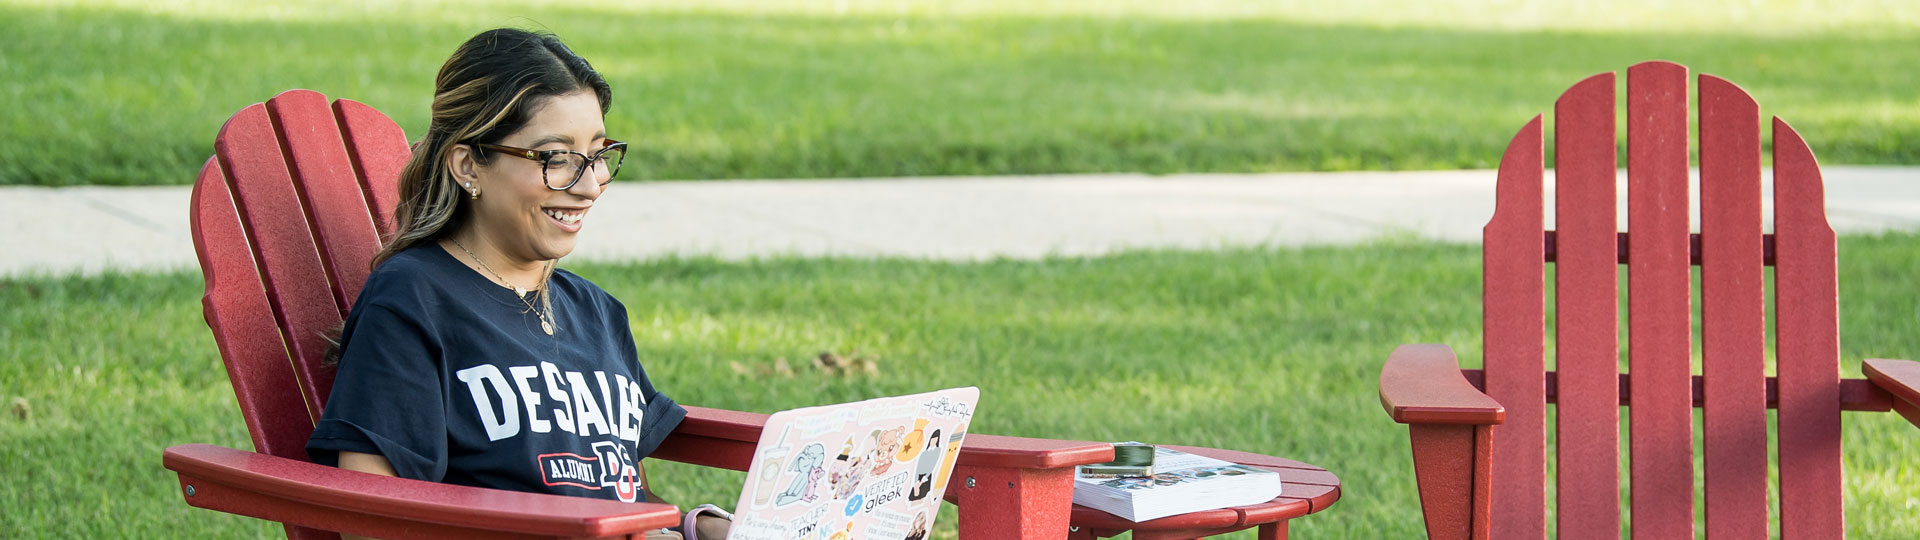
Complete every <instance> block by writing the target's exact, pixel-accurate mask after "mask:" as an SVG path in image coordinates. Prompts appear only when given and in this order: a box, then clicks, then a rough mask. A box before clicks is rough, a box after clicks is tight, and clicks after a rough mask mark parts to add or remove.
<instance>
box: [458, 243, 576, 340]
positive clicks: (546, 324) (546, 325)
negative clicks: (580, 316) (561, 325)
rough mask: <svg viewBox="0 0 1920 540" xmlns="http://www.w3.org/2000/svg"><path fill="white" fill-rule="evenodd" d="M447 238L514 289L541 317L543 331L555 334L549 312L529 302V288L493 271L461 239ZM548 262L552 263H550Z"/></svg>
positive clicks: (523, 302)
mask: <svg viewBox="0 0 1920 540" xmlns="http://www.w3.org/2000/svg"><path fill="white" fill-rule="evenodd" d="M447 240H450V241H452V242H453V245H454V246H455V247H459V248H460V251H465V252H467V256H468V257H473V262H476V263H480V267H481V268H485V269H486V270H487V273H489V274H493V277H494V278H495V279H498V280H500V283H502V284H503V285H501V286H502V287H506V288H507V289H510V290H512V291H513V297H514V298H516V299H519V300H520V303H522V304H526V305H527V309H528V310H530V311H532V312H533V315H534V316H535V317H539V318H540V329H541V330H543V331H545V332H546V333H547V335H549V336H551V335H553V321H552V320H551V319H549V318H547V314H546V313H542V312H540V308H537V307H533V302H528V301H527V290H526V289H522V288H520V286H519V285H514V284H513V282H511V281H507V278H506V276H502V275H500V273H499V272H495V271H493V267H491V266H487V261H483V260H480V256H479V255H474V254H473V250H471V249H467V246H465V245H462V244H461V243H460V241H459V240H456V239H453V238H447ZM548 264H552V263H548Z"/></svg>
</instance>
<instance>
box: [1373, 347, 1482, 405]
mask: <svg viewBox="0 0 1920 540" xmlns="http://www.w3.org/2000/svg"><path fill="white" fill-rule="evenodd" d="M1380 406H1381V407H1382V408H1385V409H1386V410H1387V414H1389V415H1392V416H1393V421H1395V422H1399V423H1402V424H1472V425H1490V424H1499V423H1502V422H1505V421H1506V420H1507V409H1506V408H1505V407H1501V406H1500V403H1499V402H1497V401H1494V400H1493V398H1490V397H1487V394H1486V393H1484V392H1481V391H1480V389H1479V388H1475V387H1474V386H1473V383H1471V382H1468V381H1467V378H1466V376H1465V375H1462V374H1461V373H1460V365H1459V363H1458V362H1457V361H1455V360H1454V356H1453V349H1450V348H1448V347H1447V346H1445V345H1401V346H1400V348H1398V349H1394V350H1393V354H1392V355H1391V356H1389V357H1387V365H1386V367H1385V368H1383V369H1381V370H1380Z"/></svg>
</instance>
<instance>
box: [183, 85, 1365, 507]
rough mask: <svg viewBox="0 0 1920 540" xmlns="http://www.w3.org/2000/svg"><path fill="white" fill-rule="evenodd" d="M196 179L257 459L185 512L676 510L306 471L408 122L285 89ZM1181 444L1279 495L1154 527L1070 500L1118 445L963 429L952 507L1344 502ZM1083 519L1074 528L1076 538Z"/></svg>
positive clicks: (704, 414) (729, 437)
mask: <svg viewBox="0 0 1920 540" xmlns="http://www.w3.org/2000/svg"><path fill="white" fill-rule="evenodd" d="M214 150H215V155H214V157H213V158H211V159H208V160H207V163H206V165H205V166H204V167H203V168H202V169H201V172H200V177H199V179H198V180H197V181H196V182H195V184H194V190H193V198H192V204H193V207H192V216H193V224H192V229H193V239H194V246H195V248H196V250H197V251H198V252H199V256H200V267H201V271H202V272H203V273H204V274H205V276H206V280H207V293H206V296H205V297H204V298H203V303H204V304H205V307H206V317H207V325H208V326H209V327H211V328H212V329H213V333H214V338H215V341H216V342H217V343H218V344H219V346H220V355H221V357H222V358H223V359H224V360H225V362H226V365H227V374H228V377H229V379H230V380H231V381H232V383H233V389H234V394H235V396H236V397H237V398H238V399H239V402H240V412H241V416H242V417H243V418H244V419H245V420H246V423H247V430H248V432H249V433H250V434H251V435H252V439H253V446H254V449H255V452H245V451H241V450H234V449H228V448H220V447H216V446H208V445H200V444H188V445H181V446H175V447H172V448H168V449H167V450H166V452H165V455H164V459H163V461H164V464H165V466H166V467H167V468H168V469H171V470H173V471H176V472H178V473H179V476H180V484H181V493H182V494H183V495H184V496H185V497H186V500H187V502H188V504H191V505H193V506H197V507H201V508H209V509H213V510H219V511H222V512H229V513H234V514H240V515H245V516H252V517H257V518H262V519H268V520H272V521H279V522H283V523H285V524H286V529H287V536H288V537H289V538H292V539H295V540H308V539H330V538H335V537H336V534H335V533H334V532H329V531H344V532H350V533H354V534H362V535H371V536H378V537H382V538H462V539H464V538H582V537H585V538H603V537H627V536H632V537H635V538H637V537H638V535H639V534H640V533H642V532H644V531H647V530H651V529H657V528H661V527H666V526H671V525H673V524H675V523H676V521H677V518H676V512H677V510H676V509H675V508H674V507H672V506H667V505H660V504H624V503H618V502H611V501H598V500H590V499H581V498H574V497H560V496H553V495H535V494H527V493H516V492H507V491H499V490H489V489H479V488H470V487H461V486H452V485H445V484H437V483H431V482H420V481H414V480H405V479H399V478H391V477H383V476H376V475H370V474H363V473H359V472H354V471H347V470H341V469H336V468H333V467H326V466H322V465H316V464H313V463H310V462H308V461H307V458H306V451H305V446H306V440H307V436H308V435H310V434H312V432H313V427H314V423H315V422H316V421H317V419H318V418H319V414H320V411H321V410H322V409H323V408H324V407H325V406H326V403H325V401H326V399H327V397H328V394H329V390H330V389H331V388H332V387H333V373H332V371H331V370H330V369H328V368H324V367H322V366H321V365H320V363H319V361H320V356H321V354H322V352H323V351H324V349H325V347H326V342H325V341H324V339H325V338H323V337H322V336H323V333H324V332H325V331H326V330H328V329H330V328H333V327H336V326H338V325H339V324H340V322H341V321H342V320H343V319H344V318H345V316H346V314H347V312H348V310H349V309H350V308H351V304H352V302H353V301H354V299H355V298H356V297H357V296H358V295H359V293H360V287H361V285H362V284H364V283H365V281H366V278H367V274H368V273H369V271H370V269H369V268H368V262H369V261H371V260H372V258H373V255H374V253H375V252H377V251H378V250H379V247H380V238H382V237H383V236H385V235H387V234H388V233H390V232H391V230H392V212H393V209H394V207H395V202H396V197H397V193H398V189H397V187H396V185H395V181H396V179H397V178H398V177H399V171H400V168H401V166H402V165H404V164H405V163H406V160H407V157H408V155H409V150H408V147H407V142H406V138H405V136H404V135H403V134H402V133H401V131H400V127H399V126H397V125H395V124H394V123H393V121H391V120H389V119H387V117H386V116H384V115H381V114H380V113H379V112H378V111H375V110H374V109H372V108H370V107H368V106H366V105H363V104H360V103H358V102H354V101H351V100H345V99H342V100H338V101H335V102H333V103H332V104H331V106H329V104H328V102H327V98H326V96H322V95H320V94H318V93H315V92H311V91H306V90H292V91H288V92H285V93H282V94H280V95H279V96H276V97H274V98H273V99H272V100H269V101H267V102H266V103H264V104H254V105H252V106H250V107H247V108H245V109H242V110H241V111H240V112H239V113H237V114H235V115H234V116H233V118H232V119H230V120H228V121H227V124H226V125H225V126H224V127H222V128H221V130H220V135H219V138H218V139H216V140H215V143H214ZM688 411H689V412H688V416H687V418H686V420H685V422H684V423H683V424H682V425H681V426H680V428H678V429H677V430H675V431H674V434H673V435H672V436H671V437H669V438H668V439H667V440H666V441H665V442H664V443H662V444H661V446H660V448H658V449H657V450H655V452H654V454H653V455H652V456H650V457H653V458H660V459H668V460H673V461H679V462H685V463H693V464H698V465H703V466H710V467H722V468H727V469H732V470H737V471H744V470H746V469H747V466H748V464H749V462H750V459H751V458H752V453H753V449H754V445H755V443H756V442H757V438H758V437H759V435H760V429H761V427H762V426H764V425H765V423H766V418H767V417H766V415H764V414H756V413H746V412H737V411H726V410H719V409H709V408H703V407H688ZM1182 449H1183V450H1186V451H1188V452H1192V453H1196V454H1205V455H1211V456H1214V457H1218V458H1221V459H1226V460H1230V461H1236V462H1241V463H1248V464H1253V465H1256V466H1263V467H1269V468H1273V469H1277V470H1280V471H1281V475H1282V479H1283V482H1285V483H1286V487H1285V490H1286V494H1285V495H1283V496H1282V497H1279V498H1276V499H1274V500H1273V501H1271V502H1269V503H1266V504H1261V505H1254V506H1248V507H1239V508H1228V509H1217V510H1210V511H1204V512H1195V513H1193V514H1186V515H1181V516H1172V517H1168V518H1163V519H1160V520H1155V521H1153V522H1148V523H1144V524H1132V523H1124V522H1120V521H1117V518H1114V517H1112V516H1111V515H1106V514H1101V513H1098V512H1094V511H1090V510H1085V509H1074V507H1073V506H1072V494H1073V488H1072V482H1073V467H1074V466H1075V465H1084V464H1088V463H1099V462H1103V461H1108V460H1111V459H1113V445H1111V444H1107V443H1090V442H1080V441H1060V440H1048V439H1030V438H1020V437H1002V436H995V435H985V434H970V435H969V436H968V437H967V444H966V447H965V448H963V449H962V450H961V452H960V456H959V459H958V460H957V462H956V465H955V468H954V472H953V477H954V479H955V482H954V487H952V488H950V489H948V490H947V492H946V498H947V500H948V501H949V502H953V503H955V504H957V505H958V506H959V509H960V511H959V514H960V519H959V529H960V536H961V538H966V539H973V540H1004V539H1048V540H1053V539H1059V538H1066V537H1067V536H1068V535H1069V532H1070V530H1072V532H1073V534H1075V535H1078V536H1077V537H1081V538H1090V537H1094V536H1102V537H1104V536H1112V535H1115V534H1119V533H1121V532H1124V531H1126V530H1129V529H1151V531H1150V532H1149V531H1143V534H1144V536H1142V535H1141V534H1136V536H1135V537H1136V538H1194V537H1200V536H1207V535H1213V534H1221V533H1225V532H1230V531H1235V530H1240V529H1245V528H1250V527H1260V528H1261V531H1262V538H1273V539H1279V538H1285V536H1286V524H1285V520H1286V519H1289V518H1292V517H1297V516H1301V515H1306V514H1310V513H1313V512H1318V511H1320V510H1321V509H1324V508H1326V507H1327V506H1328V505H1330V504H1333V502H1334V501H1336V500H1338V499H1339V498H1340V487H1339V484H1340V483H1339V479H1338V478H1336V477H1334V476H1333V475H1332V474H1330V473H1327V472H1326V471H1325V470H1323V469H1320V468H1318V467H1314V466H1312V465H1307V464H1304V463H1299V462H1296V461H1291V460H1284V459H1278V458H1271V457H1268V456H1258V455H1253V454H1246V453H1242V452H1232V451H1224V450H1214V449H1207V448H1190V447H1183V448H1182ZM1075 525H1084V526H1083V527H1074V526H1075Z"/></svg>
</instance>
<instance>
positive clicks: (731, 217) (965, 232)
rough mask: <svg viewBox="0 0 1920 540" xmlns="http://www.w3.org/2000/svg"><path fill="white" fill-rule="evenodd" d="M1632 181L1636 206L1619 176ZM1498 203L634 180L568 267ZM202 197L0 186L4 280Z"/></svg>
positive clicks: (1009, 248)
mask: <svg viewBox="0 0 1920 540" xmlns="http://www.w3.org/2000/svg"><path fill="white" fill-rule="evenodd" d="M1823 172H1824V174H1825V178H1826V184H1827V208H1828V219H1829V221H1831V222H1832V224H1833V226H1834V228H1835V229H1836V230H1839V231H1840V232H1842V233H1848V232H1869V231H1879V230H1890V229H1898V230H1920V168H1909V167H1844V166H1830V167H1825V168H1824V169H1823ZM1769 174H1770V173H1769ZM1548 182H1549V183H1548V186H1549V195H1548V196H1549V197H1551V185H1552V184H1551V179H1549V181H1548ZM1622 182H1623V183H1622V184H1621V188H1620V192H1621V193H1622V194H1623V195H1624V194H1625V192H1626V189H1625V184H1624V173H1623V180H1622ZM1764 184H1766V183H1763V185H1764ZM1493 188H1494V172H1493V171H1438V172H1355V173H1293V174H1247V175H1224V174H1189V175H1169V176H1145V175H1066V176H1021V177H1007V176H1003V177H954V178H905V179H863V180H744V181H709V182H654V183H638V182H626V183H616V184H614V185H613V189H612V190H611V191H608V192H607V194H606V195H604V196H603V197H602V198H601V199H600V201H599V203H598V204H597V205H596V207H595V208H594V210H593V212H592V213H591V214H589V215H588V217H587V227H586V229H585V231H584V232H583V233H582V235H581V241H580V245H579V247H578V248H577V249H576V250H575V251H574V253H575V255H574V256H573V257H571V258H570V259H583V260H631V259H641V258H648V257H655V256H660V255H663V254H711V255H717V256H720V257H725V258H746V257H757V256H770V255H805V256H818V255H845V256H899V257H920V258H936V259H953V260H971V259H983V258H993V257H1015V258H1033V257H1043V256H1047V255H1097V254H1103V253H1109V252H1113V251H1117V250H1124V249H1129V248H1163V247H1174V248H1202V249H1204V248H1215V247H1222V246H1239V245H1262V244H1266V245H1301V244H1329V243H1334V244H1337V243H1353V242H1361V241H1366V240H1369V239H1373V238H1378V237H1381V236H1385V235H1398V236H1409V235H1410V236H1416V237H1422V238H1431V239H1436V240H1444V241H1454V242H1475V241H1478V240H1479V238H1480V227H1481V226H1483V225H1485V224H1486V221H1487V218H1488V217H1489V216H1491V215H1492V214H1493ZM189 192H190V188H187V187H135V188H112V187H78V188H34V187H8V188H0V253H4V254H5V257H4V258H0V276H15V275H28V274H43V275H44V274H65V273H74V272H82V273H96V272H100V271H102V270H105V269H110V268H111V269H123V270H171V269H183V268H197V267H198V263H197V261H196V260H195V259H194V253H193V243H192V240H191V236H190V235H189V232H188V223H187V201H188V195H189ZM1695 200H1696V201H1697V197H1696V199H1695ZM1551 210H1552V208H1551V205H1548V212H1549V217H1548V220H1549V223H1551V220H1552V217H1551ZM1621 223H1622V226H1623V227H1624V224H1625V223H1626V220H1625V218H1624V212H1623V213H1622V218H1621Z"/></svg>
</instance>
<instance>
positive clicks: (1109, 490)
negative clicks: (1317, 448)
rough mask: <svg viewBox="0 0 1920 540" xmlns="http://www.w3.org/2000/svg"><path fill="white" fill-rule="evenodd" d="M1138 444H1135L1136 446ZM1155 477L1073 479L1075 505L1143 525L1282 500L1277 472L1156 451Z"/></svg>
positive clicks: (1082, 476) (1083, 475)
mask: <svg viewBox="0 0 1920 540" xmlns="http://www.w3.org/2000/svg"><path fill="white" fill-rule="evenodd" d="M1136 444H1137V443H1136ZM1152 471H1153V475H1152V476H1130V475H1115V474H1088V473H1086V472H1085V470H1084V468H1083V470H1081V471H1078V472H1079V474H1076V475H1074V484H1073V504H1077V505H1080V506H1085V507H1088V508H1092V509H1095V510H1100V511H1102V512H1107V513H1109V514H1113V515H1116V516H1120V517H1121V518H1124V519H1126V520H1128V521H1133V522H1141V521H1148V520H1153V519H1159V518H1163V517H1167V516H1172V515H1178V514H1185V513H1188V512H1197V511H1201V510H1211V509H1215V508H1228V507H1234V506H1246V505H1250V504H1259V503H1263V502H1267V501H1270V500H1273V498H1274V497H1278V496H1280V473H1276V472H1273V471H1269V470H1266V469H1261V468H1258V467H1251V466H1247V465H1239V464H1235V463H1231V462H1227V461H1222V460H1218V459H1214V458H1210V457H1205V456H1197V455H1193V454H1189V453H1186V452H1181V451H1177V450H1169V449H1166V448H1157V447H1156V448H1154V450H1153V469H1152Z"/></svg>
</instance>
